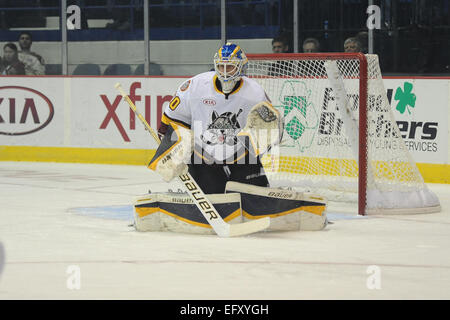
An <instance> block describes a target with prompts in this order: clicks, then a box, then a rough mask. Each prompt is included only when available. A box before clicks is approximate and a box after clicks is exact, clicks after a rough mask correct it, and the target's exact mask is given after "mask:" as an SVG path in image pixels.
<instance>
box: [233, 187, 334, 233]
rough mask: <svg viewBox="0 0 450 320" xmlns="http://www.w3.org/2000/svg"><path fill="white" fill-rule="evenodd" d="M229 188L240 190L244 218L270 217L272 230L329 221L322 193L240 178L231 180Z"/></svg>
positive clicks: (314, 226) (314, 227)
mask: <svg viewBox="0 0 450 320" xmlns="http://www.w3.org/2000/svg"><path fill="white" fill-rule="evenodd" d="M226 192H237V193H240V195H241V205H242V215H243V218H244V221H248V220H253V219H258V218H263V217H270V218H271V219H270V227H269V229H268V230H270V231H293V230H305V231H316V230H322V229H323V228H325V226H326V225H327V218H326V200H325V199H323V198H322V197H320V196H314V195H305V194H303V193H301V192H297V191H292V190H281V189H275V188H265V187H257V186H253V185H248V184H243V183H237V182H228V183H227V185H226Z"/></svg>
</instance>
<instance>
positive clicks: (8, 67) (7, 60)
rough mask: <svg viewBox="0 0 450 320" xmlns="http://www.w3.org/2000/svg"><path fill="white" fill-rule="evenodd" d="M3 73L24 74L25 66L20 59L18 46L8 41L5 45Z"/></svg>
mask: <svg viewBox="0 0 450 320" xmlns="http://www.w3.org/2000/svg"><path fill="white" fill-rule="evenodd" d="M1 74H2V75H24V74H25V66H24V64H23V63H22V62H21V61H20V60H19V57H18V53H17V46H16V45H15V44H14V43H11V42H9V43H7V44H5V45H4V47H3V66H2V70H1Z"/></svg>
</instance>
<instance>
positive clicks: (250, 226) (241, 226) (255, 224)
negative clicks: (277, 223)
mask: <svg viewBox="0 0 450 320" xmlns="http://www.w3.org/2000/svg"><path fill="white" fill-rule="evenodd" d="M269 226H270V218H269V217H265V218H261V219H257V220H253V221H248V222H244V223H237V224H230V231H229V235H228V236H229V237H239V236H245V235H247V234H252V233H255V232H259V231H263V230H265V229H267V228H268V227H269Z"/></svg>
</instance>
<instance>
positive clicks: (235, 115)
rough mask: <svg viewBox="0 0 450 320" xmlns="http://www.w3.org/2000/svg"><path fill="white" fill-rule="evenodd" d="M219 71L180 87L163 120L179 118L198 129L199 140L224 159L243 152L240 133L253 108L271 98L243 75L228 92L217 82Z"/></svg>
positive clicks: (208, 151) (200, 143) (211, 151)
mask: <svg viewBox="0 0 450 320" xmlns="http://www.w3.org/2000/svg"><path fill="white" fill-rule="evenodd" d="M217 82H218V81H217V77H216V75H215V72H212V71H210V72H205V73H201V74H199V75H197V76H195V77H193V78H191V79H189V80H187V81H186V82H184V83H183V84H182V85H181V86H180V87H179V88H178V90H177V92H176V95H175V97H174V98H173V100H172V101H171V103H170V104H169V105H168V106H167V107H166V109H165V111H164V116H163V122H164V121H165V122H170V121H174V122H178V123H181V124H183V125H185V126H187V127H189V128H191V129H192V130H193V131H194V135H195V144H196V145H198V146H201V149H203V150H204V151H205V152H206V153H207V154H209V155H212V156H213V157H214V159H215V160H217V161H223V160H225V159H229V158H232V157H233V156H234V155H235V154H236V153H239V152H238V151H239V148H243V146H241V145H240V144H237V139H236V135H237V133H238V132H239V131H240V130H241V129H242V128H244V127H245V125H246V121H247V116H248V114H249V112H250V110H251V108H252V107H253V106H254V105H255V104H257V103H259V102H261V101H268V98H267V95H266V93H265V91H264V89H263V88H262V87H261V86H260V85H259V84H258V83H257V82H256V81H254V80H252V79H250V78H247V77H245V76H244V77H242V79H241V81H240V84H239V86H237V87H236V88H235V89H234V90H233V91H232V92H231V93H230V94H228V95H225V94H224V93H223V92H221V91H220V90H219V88H218V86H217Z"/></svg>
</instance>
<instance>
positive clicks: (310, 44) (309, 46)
mask: <svg viewBox="0 0 450 320" xmlns="http://www.w3.org/2000/svg"><path fill="white" fill-rule="evenodd" d="M303 52H305V53H314V52H320V42H319V40H317V39H316V38H307V39H305V41H303Z"/></svg>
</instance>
